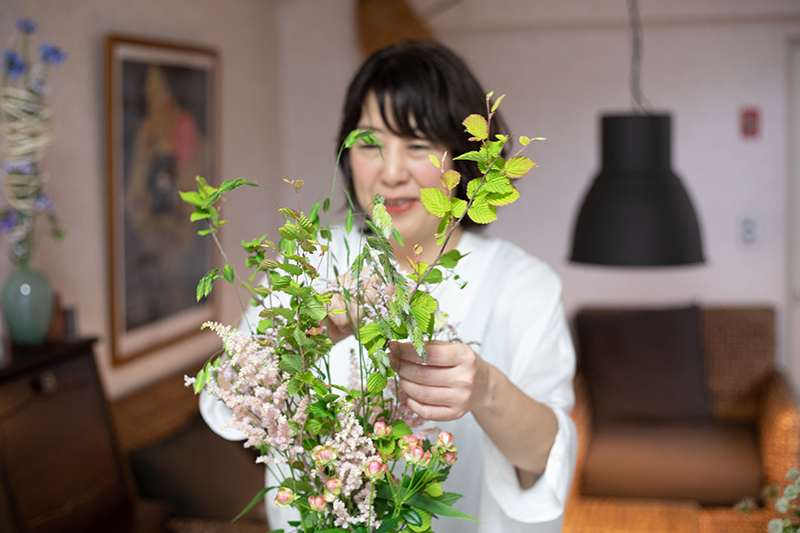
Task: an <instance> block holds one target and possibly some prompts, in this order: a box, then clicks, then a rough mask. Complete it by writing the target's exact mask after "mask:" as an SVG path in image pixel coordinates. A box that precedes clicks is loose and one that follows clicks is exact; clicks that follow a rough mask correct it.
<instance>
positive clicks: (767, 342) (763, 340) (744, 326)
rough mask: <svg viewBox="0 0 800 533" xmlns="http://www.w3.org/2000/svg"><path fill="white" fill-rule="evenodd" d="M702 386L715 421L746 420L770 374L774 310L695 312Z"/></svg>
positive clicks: (711, 309) (753, 412) (753, 411)
mask: <svg viewBox="0 0 800 533" xmlns="http://www.w3.org/2000/svg"><path fill="white" fill-rule="evenodd" d="M701 330H702V332H703V350H704V352H705V363H706V382H707V384H708V390H709V394H710V401H711V407H712V410H713V412H714V415H715V417H716V418H720V419H727V420H752V419H754V418H756V415H757V414H758V410H759V404H760V400H759V398H760V392H761V389H762V386H763V384H764V382H765V381H766V379H767V378H768V377H769V376H770V374H772V372H773V371H774V370H775V310H774V309H772V308H770V307H706V308H701Z"/></svg>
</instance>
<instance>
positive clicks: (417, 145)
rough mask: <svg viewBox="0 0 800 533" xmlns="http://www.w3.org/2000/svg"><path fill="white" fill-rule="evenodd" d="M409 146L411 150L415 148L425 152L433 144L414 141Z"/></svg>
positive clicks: (431, 147)
mask: <svg viewBox="0 0 800 533" xmlns="http://www.w3.org/2000/svg"><path fill="white" fill-rule="evenodd" d="M409 148H410V149H411V150H415V151H425V152H427V151H430V150H432V149H433V146H431V145H430V144H424V143H414V144H412V145H410V146H409Z"/></svg>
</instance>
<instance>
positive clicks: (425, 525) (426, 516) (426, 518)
mask: <svg viewBox="0 0 800 533" xmlns="http://www.w3.org/2000/svg"><path fill="white" fill-rule="evenodd" d="M414 511H416V512H417V514H418V515H419V517H420V518H421V519H422V523H421V524H420V525H418V526H417V525H415V524H408V529H410V530H411V531H413V532H414V533H423V532H424V531H428V530H429V529H430V527H431V518H432V517H431V513H429V512H428V511H423V510H422V509H414Z"/></svg>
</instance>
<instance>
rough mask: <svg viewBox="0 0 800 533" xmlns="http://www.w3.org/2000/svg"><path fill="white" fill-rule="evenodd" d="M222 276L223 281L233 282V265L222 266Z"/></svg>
mask: <svg viewBox="0 0 800 533" xmlns="http://www.w3.org/2000/svg"><path fill="white" fill-rule="evenodd" d="M222 277H224V278H225V281H227V282H228V283H233V267H232V266H230V265H227V264H226V265H225V266H224V267H222Z"/></svg>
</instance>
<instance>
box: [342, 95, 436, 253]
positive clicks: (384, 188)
mask: <svg viewBox="0 0 800 533" xmlns="http://www.w3.org/2000/svg"><path fill="white" fill-rule="evenodd" d="M358 129H360V130H375V136H376V137H377V138H378V139H379V140H380V141H381V142H382V143H383V146H382V147H380V148H379V147H377V146H370V145H366V144H364V143H359V144H356V145H355V146H354V147H353V148H351V149H350V168H351V170H352V175H353V188H354V189H355V192H356V200H357V202H358V204H359V205H360V206H361V207H363V208H364V209H366V210H367V212H368V213H369V212H371V211H372V198H373V197H374V196H375V195H376V194H380V195H381V196H383V197H384V198H385V199H386V203H385V205H386V211H387V212H388V213H389V214H390V215H391V216H392V221H393V223H394V226H395V227H396V228H397V230H398V231H399V232H400V234H401V235H402V236H403V240H404V244H405V245H406V246H413V245H415V244H419V245H421V246H423V247H426V246H430V247H431V249H432V248H433V246H435V234H436V230H437V229H438V226H439V219H438V218H437V217H435V216H434V215H432V214H430V213H429V212H428V211H426V210H425V208H424V207H423V206H422V202H421V201H420V192H419V191H420V189H422V188H427V187H441V182H440V177H441V170H440V169H438V168H436V167H435V166H434V165H433V163H431V160H430V158H429V155H434V156H436V158H437V159H439V160H441V159H442V156H443V155H444V152H445V151H446V150H447V148H446V147H444V146H440V145H437V144H434V143H432V142H431V141H428V140H426V139H416V138H411V137H399V136H397V135H395V134H394V133H392V131H391V130H390V129H389V128H388V127H387V125H386V124H385V123H384V122H383V119H382V118H381V112H380V109H379V107H378V100H377V99H376V97H375V95H374V94H373V93H370V95H369V96H368V97H367V100H366V102H365V104H364V108H363V111H362V113H361V119H360V120H359V122H358ZM449 160H450V157H449V156H448V161H447V162H446V163H445V169H447V168H450V162H449Z"/></svg>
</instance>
